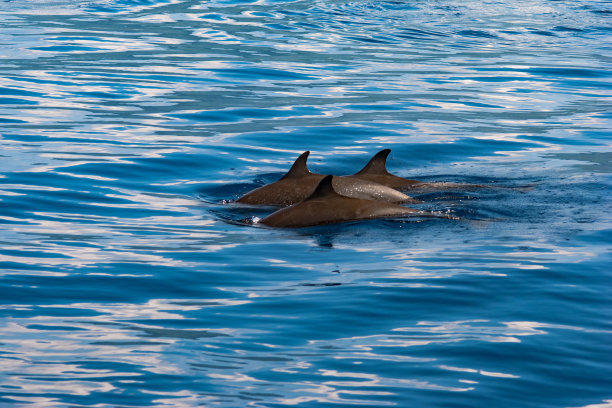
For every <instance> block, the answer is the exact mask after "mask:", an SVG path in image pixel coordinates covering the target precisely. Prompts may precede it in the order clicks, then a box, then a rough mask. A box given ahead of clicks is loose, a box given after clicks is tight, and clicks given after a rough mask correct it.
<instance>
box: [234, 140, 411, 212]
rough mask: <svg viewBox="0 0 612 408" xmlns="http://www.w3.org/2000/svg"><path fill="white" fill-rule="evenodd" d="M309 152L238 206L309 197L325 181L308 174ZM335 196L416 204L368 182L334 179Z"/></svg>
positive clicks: (250, 193)
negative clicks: (337, 194) (276, 178)
mask: <svg viewBox="0 0 612 408" xmlns="http://www.w3.org/2000/svg"><path fill="white" fill-rule="evenodd" d="M309 154H310V152H309V151H306V152H304V153H302V154H301V155H300V157H298V158H297V160H296V161H295V163H293V166H291V169H289V171H288V172H287V174H285V175H284V176H283V177H282V178H281V179H280V180H278V181H275V182H274V183H270V184H266V185H265V186H262V187H259V188H256V189H255V190H253V191H250V192H248V193H247V194H245V195H243V196H242V197H240V198H239V199H237V200H236V202H237V203H242V204H259V205H282V206H286V205H291V204H295V203H299V202H300V201H302V200H304V199H306V198H307V197H309V196H310V195H311V194H312V192H313V191H314V190H315V188H316V187H317V185H318V184H319V183H320V182H321V180H323V178H324V177H325V175H324V174H316V173H311V172H310V170H308V166H307V163H306V161H307V159H308V155H309ZM332 183H333V185H334V188H335V189H336V191H337V192H338V193H340V194H341V195H344V196H347V197H353V198H360V199H365V200H378V201H384V202H390V203H418V202H419V201H418V200H415V199H413V198H411V197H409V196H407V195H406V194H404V193H401V192H399V191H397V190H395V189H393V188H391V187H389V186H385V185H382V184H379V183H377V182H376V181H372V180H369V179H367V178H361V177H356V175H355V176H337V177H334V178H333V181H332Z"/></svg>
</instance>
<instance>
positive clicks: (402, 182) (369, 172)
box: [351, 149, 427, 189]
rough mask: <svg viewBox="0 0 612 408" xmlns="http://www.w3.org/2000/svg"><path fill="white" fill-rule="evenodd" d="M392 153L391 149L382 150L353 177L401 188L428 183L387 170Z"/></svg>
mask: <svg viewBox="0 0 612 408" xmlns="http://www.w3.org/2000/svg"><path fill="white" fill-rule="evenodd" d="M389 153H391V149H385V150H381V151H380V152H378V153H376V154H375V155H374V157H372V158H371V159H370V161H369V162H368V164H366V165H365V166H364V168H363V169H361V170H359V171H358V172H357V173H355V174H353V175H352V176H351V177H355V178H358V179H361V180H365V181H372V182H374V183H378V184H382V185H383V186H387V187H391V188H399V189H409V188H415V187H419V186H422V185H425V184H427V183H423V182H421V181H418V180H410V179H405V178H403V177H399V176H396V175H394V174H391V173H389V172H388V171H387V156H389Z"/></svg>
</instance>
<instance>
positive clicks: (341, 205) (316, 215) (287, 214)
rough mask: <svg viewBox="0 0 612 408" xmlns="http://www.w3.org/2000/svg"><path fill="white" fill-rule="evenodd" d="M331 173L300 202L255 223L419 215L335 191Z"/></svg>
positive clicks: (293, 224) (292, 223) (288, 224)
mask: <svg viewBox="0 0 612 408" xmlns="http://www.w3.org/2000/svg"><path fill="white" fill-rule="evenodd" d="M336 178H337V177H335V176H325V177H323V179H322V180H321V181H320V182H319V184H318V185H317V187H316V188H315V190H314V192H313V193H312V194H311V195H310V196H309V197H307V198H306V199H305V200H304V201H301V202H299V203H297V204H294V205H292V206H289V207H285V208H282V209H280V210H278V211H276V212H274V213H272V214H270V215H269V216H267V217H265V218H264V219H262V220H261V221H259V223H261V224H263V225H267V226H269V227H276V228H302V227H312V226H315V225H325V224H334V223H341V222H347V221H356V220H366V219H374V218H389V217H405V216H408V215H423V214H424V213H423V212H421V211H418V210H415V209H413V208H408V207H402V206H401V205H398V204H393V203H388V202H381V201H372V200H363V199H359V198H353V197H346V196H344V195H341V194H338V192H336V190H335V188H334V183H333V179H336Z"/></svg>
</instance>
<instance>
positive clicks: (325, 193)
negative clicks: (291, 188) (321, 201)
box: [304, 174, 339, 201]
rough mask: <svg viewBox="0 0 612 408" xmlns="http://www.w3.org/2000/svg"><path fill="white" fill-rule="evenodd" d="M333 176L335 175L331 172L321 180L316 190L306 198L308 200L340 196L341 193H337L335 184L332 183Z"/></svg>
mask: <svg viewBox="0 0 612 408" xmlns="http://www.w3.org/2000/svg"><path fill="white" fill-rule="evenodd" d="M333 177H334V176H332V175H331V174H330V175H329V176H325V177H323V180H321V181H320V182H319V185H318V186H317V188H315V190H314V191H313V192H312V194H311V195H309V196H308V198H306V200H312V199H315V198H323V197H334V196H338V195H339V194H338V193H336V190H334V186H333V185H332V179H333ZM306 200H304V201H306Z"/></svg>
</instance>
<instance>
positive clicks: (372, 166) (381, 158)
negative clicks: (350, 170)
mask: <svg viewBox="0 0 612 408" xmlns="http://www.w3.org/2000/svg"><path fill="white" fill-rule="evenodd" d="M389 153H391V149H385V150H381V151H380V152H378V153H376V154H375V155H374V157H372V158H371V159H370V161H369V162H368V164H366V165H365V167H364V168H363V169H361V170H359V171H358V172H357V173H355V174H385V175H386V174H389V172H388V171H387V156H389Z"/></svg>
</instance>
